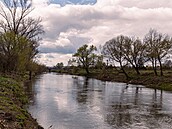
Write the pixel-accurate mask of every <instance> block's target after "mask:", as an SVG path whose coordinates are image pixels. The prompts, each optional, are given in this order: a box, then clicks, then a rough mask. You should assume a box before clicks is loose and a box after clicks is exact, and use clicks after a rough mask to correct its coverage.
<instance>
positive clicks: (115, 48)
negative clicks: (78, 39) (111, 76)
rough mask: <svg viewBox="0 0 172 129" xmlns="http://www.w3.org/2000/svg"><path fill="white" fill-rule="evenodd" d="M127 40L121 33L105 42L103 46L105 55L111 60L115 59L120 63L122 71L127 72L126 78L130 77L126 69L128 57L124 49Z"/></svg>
mask: <svg viewBox="0 0 172 129" xmlns="http://www.w3.org/2000/svg"><path fill="white" fill-rule="evenodd" d="M125 42H126V37H125V36H123V35H121V36H118V37H115V38H113V39H111V40H109V41H107V42H106V43H105V45H104V46H103V51H102V53H103V55H104V56H105V57H107V58H109V59H111V60H114V61H116V62H118V63H119V65H120V67H121V70H122V72H123V73H124V74H125V76H126V78H127V79H128V78H129V76H128V74H127V72H126V71H125V69H124V66H125V65H126V62H127V61H126V59H125V55H124V51H123V46H124V44H125Z"/></svg>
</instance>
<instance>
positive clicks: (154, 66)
mask: <svg viewBox="0 0 172 129" xmlns="http://www.w3.org/2000/svg"><path fill="white" fill-rule="evenodd" d="M154 61H155V62H154ZM152 68H153V70H154V73H155V75H156V76H158V73H157V70H156V59H155V60H154V59H153V60H152Z"/></svg>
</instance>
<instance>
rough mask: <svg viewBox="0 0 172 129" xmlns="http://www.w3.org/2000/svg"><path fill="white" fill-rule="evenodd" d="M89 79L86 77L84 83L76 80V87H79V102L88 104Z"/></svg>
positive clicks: (77, 98)
mask: <svg viewBox="0 0 172 129" xmlns="http://www.w3.org/2000/svg"><path fill="white" fill-rule="evenodd" d="M88 80H89V78H87V77H86V78H85V79H84V83H83V84H81V83H79V82H78V81H79V80H77V81H75V84H76V87H77V97H76V100H77V101H78V103H83V104H86V102H87V99H88Z"/></svg>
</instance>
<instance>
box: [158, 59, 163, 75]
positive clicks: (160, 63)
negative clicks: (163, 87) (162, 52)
mask: <svg viewBox="0 0 172 129" xmlns="http://www.w3.org/2000/svg"><path fill="white" fill-rule="evenodd" d="M158 61H159V65H160V70H161V76H163V71H162V62H161V59H160V58H159V57H158Z"/></svg>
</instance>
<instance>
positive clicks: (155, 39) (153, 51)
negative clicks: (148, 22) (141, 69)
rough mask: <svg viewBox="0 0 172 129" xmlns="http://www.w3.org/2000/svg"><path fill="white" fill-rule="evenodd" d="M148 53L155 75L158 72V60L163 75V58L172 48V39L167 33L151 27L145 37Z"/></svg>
mask: <svg viewBox="0 0 172 129" xmlns="http://www.w3.org/2000/svg"><path fill="white" fill-rule="evenodd" d="M144 42H145V45H146V54H147V56H148V57H149V59H150V61H151V62H152V67H153V69H154V73H155V75H158V74H157V62H158V63H159V65H160V70H161V76H163V70H162V60H163V58H164V57H166V55H167V54H168V52H169V51H170V49H171V48H172V39H171V38H170V37H169V36H168V35H166V34H162V33H159V32H157V31H156V30H153V29H150V30H149V33H148V34H146V36H145V38H144Z"/></svg>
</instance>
